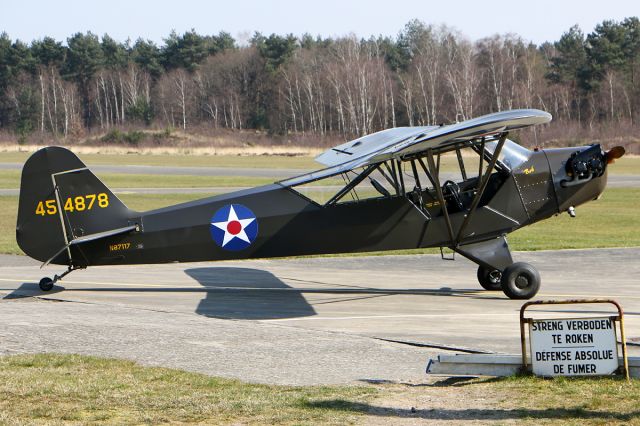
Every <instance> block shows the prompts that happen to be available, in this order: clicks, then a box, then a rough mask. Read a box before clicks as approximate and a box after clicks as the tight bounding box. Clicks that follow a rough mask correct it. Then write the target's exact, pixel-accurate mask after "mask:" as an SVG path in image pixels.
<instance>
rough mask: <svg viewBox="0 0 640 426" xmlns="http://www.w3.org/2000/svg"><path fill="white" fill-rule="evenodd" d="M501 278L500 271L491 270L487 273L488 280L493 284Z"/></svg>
mask: <svg viewBox="0 0 640 426" xmlns="http://www.w3.org/2000/svg"><path fill="white" fill-rule="evenodd" d="M501 278H502V273H501V272H500V271H491V272H490V273H489V281H491V282H492V283H493V284H498V283H499V282H500V279H501Z"/></svg>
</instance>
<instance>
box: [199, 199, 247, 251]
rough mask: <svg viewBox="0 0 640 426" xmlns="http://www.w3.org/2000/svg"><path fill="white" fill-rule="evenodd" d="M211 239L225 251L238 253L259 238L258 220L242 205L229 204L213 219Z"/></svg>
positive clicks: (216, 213) (219, 210)
mask: <svg viewBox="0 0 640 426" xmlns="http://www.w3.org/2000/svg"><path fill="white" fill-rule="evenodd" d="M210 229H211V237H212V238H213V241H215V243H216V244H217V245H218V246H220V247H222V248H223V249H225V250H231V251H238V250H242V249H245V248H247V247H249V246H250V245H251V243H253V242H254V241H255V239H256V237H257V236H258V218H257V217H256V215H255V214H254V213H253V212H252V211H251V210H250V209H249V208H248V207H245V206H243V205H242V204H227V205H226V206H224V207H221V208H220V209H218V211H216V212H215V214H214V215H213V216H212V217H211V225H210Z"/></svg>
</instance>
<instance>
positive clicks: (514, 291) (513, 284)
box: [500, 262, 540, 299]
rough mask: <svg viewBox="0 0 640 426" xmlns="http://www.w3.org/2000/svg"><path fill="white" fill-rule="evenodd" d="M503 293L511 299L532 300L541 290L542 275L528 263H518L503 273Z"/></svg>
mask: <svg viewBox="0 0 640 426" xmlns="http://www.w3.org/2000/svg"><path fill="white" fill-rule="evenodd" d="M500 281H501V285H502V291H504V294H506V295H507V296H508V297H509V298H510V299H531V298H532V297H533V296H535V295H536V293H537V292H538V290H539V289H540V274H539V273H538V270H537V269H536V268H534V267H533V266H531V265H529V264H528V263H524V262H516V263H514V264H513V265H511V266H508V267H507V268H506V269H505V270H504V271H503V272H502V278H501V279H500Z"/></svg>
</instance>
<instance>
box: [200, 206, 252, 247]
mask: <svg viewBox="0 0 640 426" xmlns="http://www.w3.org/2000/svg"><path fill="white" fill-rule="evenodd" d="M254 220H256V218H255V217H253V218H249V219H238V215H237V214H236V211H235V210H234V209H233V206H230V208H229V217H228V218H227V220H226V221H224V222H211V224H212V225H213V226H215V227H216V228H218V229H220V230H222V231H224V238H223V240H222V247H224V246H226V245H227V244H228V243H229V242H230V241H231V240H233V239H234V238H239V239H241V240H242V241H245V242H247V243H251V240H249V237H248V236H247V233H246V232H244V229H245V227H246V226H247V225H249V224H250V223H251V222H253V221H254Z"/></svg>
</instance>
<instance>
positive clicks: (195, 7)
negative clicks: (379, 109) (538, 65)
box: [0, 0, 640, 44]
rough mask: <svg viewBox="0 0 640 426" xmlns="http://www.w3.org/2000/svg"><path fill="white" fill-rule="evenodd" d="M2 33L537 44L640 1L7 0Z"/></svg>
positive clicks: (639, 10)
mask: <svg viewBox="0 0 640 426" xmlns="http://www.w3.org/2000/svg"><path fill="white" fill-rule="evenodd" d="M2 3H4V4H2ZM2 3H0V33H1V32H3V31H4V32H7V33H8V34H9V36H10V37H11V38H13V39H20V40H22V41H25V42H30V41H32V40H34V39H40V38H42V37H44V36H51V37H54V38H55V39H57V40H66V39H67V37H69V36H70V35H72V34H75V33H77V32H86V31H91V32H93V33H95V34H98V35H103V34H105V33H108V34H109V35H110V36H111V37H113V38H115V39H116V40H119V41H125V40H127V39H128V38H130V39H131V40H136V39H137V38H139V37H142V38H145V39H150V40H153V41H155V42H156V43H158V44H162V42H163V39H164V38H166V37H167V36H168V35H169V33H170V32H171V31H172V30H176V31H177V32H178V33H184V32H185V31H188V30H190V29H192V28H193V29H195V30H196V31H197V32H198V33H200V34H217V33H218V32H220V31H227V32H229V33H230V34H231V35H232V36H233V37H234V38H236V40H238V41H240V42H242V41H246V40H248V39H249V38H250V37H251V35H252V34H253V33H254V32H255V31H260V32H262V33H263V34H265V35H269V34H271V33H276V34H280V35H284V34H289V33H292V34H294V35H297V36H299V35H302V34H304V33H310V34H312V35H314V36H316V35H321V36H323V37H327V36H343V35H348V34H351V33H353V34H355V35H357V36H359V37H365V38H368V37H369V36H371V35H375V36H377V35H380V34H382V35H388V36H395V35H397V34H398V32H399V31H400V30H401V29H402V28H403V27H404V25H405V24H406V23H407V22H408V21H410V20H412V19H419V20H421V21H423V22H425V23H427V24H434V25H441V24H445V25H447V26H449V27H453V28H454V29H456V30H458V31H459V32H460V33H461V34H463V35H464V36H466V37H468V38H469V39H471V40H477V39H480V38H483V37H487V36H490V35H493V34H496V33H501V34H504V33H515V34H518V35H520V36H522V37H523V38H524V39H525V40H527V41H532V42H534V43H536V44H540V43H543V42H544V41H554V40H557V39H559V38H560V36H561V35H562V33H564V32H566V31H567V30H568V29H569V28H570V27H571V26H573V25H575V24H578V25H579V26H580V27H581V28H582V30H583V31H584V32H585V34H587V33H589V32H591V31H592V30H593V28H594V27H595V25H596V24H597V23H600V22H602V21H603V20H605V19H614V20H618V21H619V20H622V19H623V18H625V17H629V16H640V0H578V1H577V0H536V1H522V0H509V1H505V0H475V1H474V0H455V1H452V0H449V1H447V0H437V1H432V0H423V1H420V0H386V1H379V0H368V1H367V0H316V1H312V2H308V1H304V0H297V1H296V0H271V1H267V0H264V1H259V0H224V1H196V0H171V1H168V0H155V1H149V0H139V1H136V0H128V1H125V0H57V1H50V0H41V1H35V0H2Z"/></svg>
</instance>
